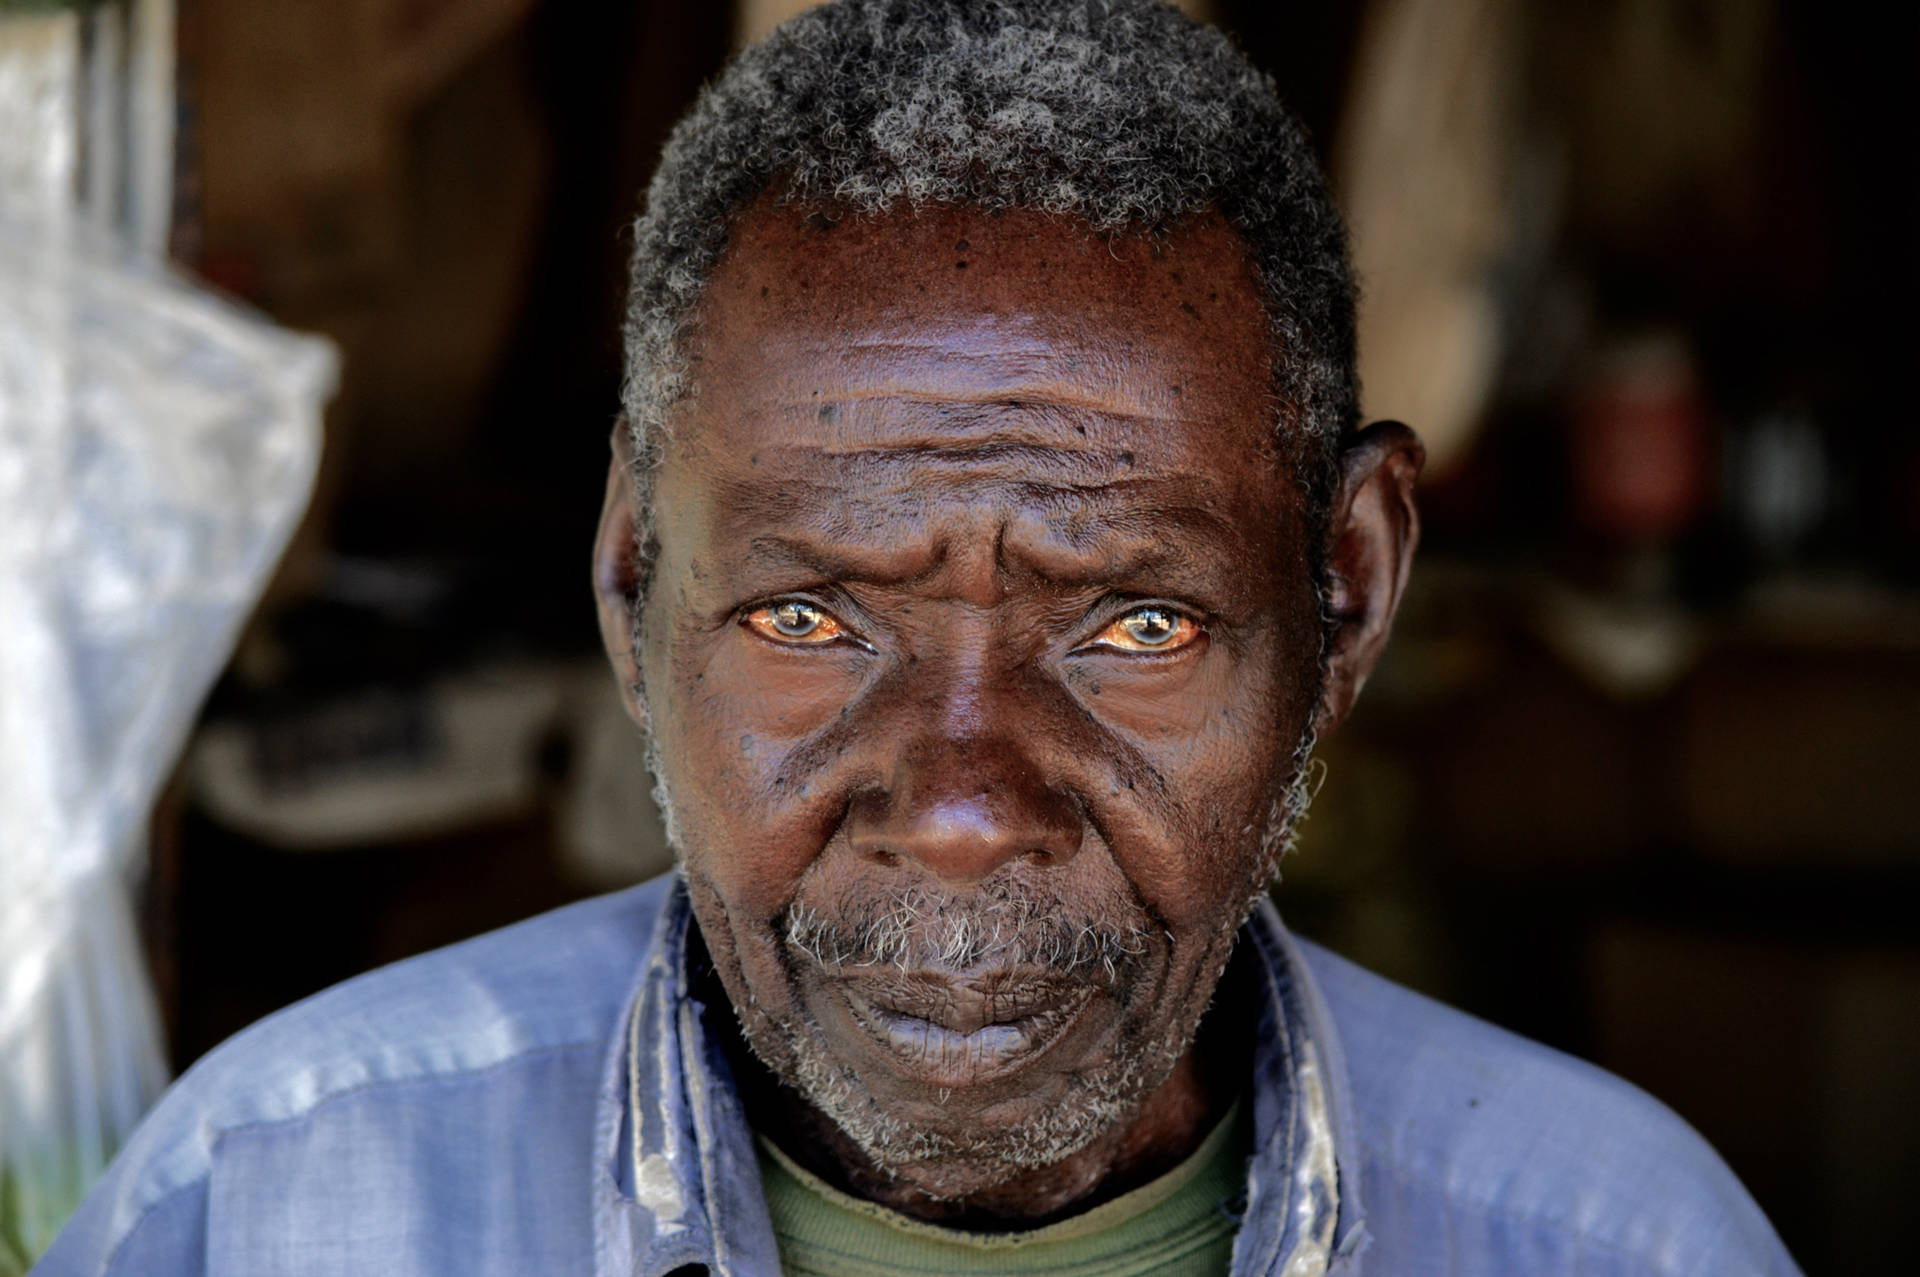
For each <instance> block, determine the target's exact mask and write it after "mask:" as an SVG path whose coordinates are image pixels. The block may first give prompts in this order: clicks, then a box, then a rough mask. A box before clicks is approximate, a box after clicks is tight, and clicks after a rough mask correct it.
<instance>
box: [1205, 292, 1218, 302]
mask: <svg viewBox="0 0 1920 1277" xmlns="http://www.w3.org/2000/svg"><path fill="white" fill-rule="evenodd" d="M1207 300H1208V301H1210V302H1217V301H1219V300H1220V294H1219V293H1208V294H1207Z"/></svg>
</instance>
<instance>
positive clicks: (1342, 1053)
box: [33, 876, 1797, 1277]
mask: <svg viewBox="0 0 1920 1277" xmlns="http://www.w3.org/2000/svg"><path fill="white" fill-rule="evenodd" d="M689 926H690V912H689V910H688V907H687V902H686V893H685V890H684V888H683V887H682V886H681V885H680V883H679V881H678V879H677V878H675V877H672V876H669V877H666V878H662V879H658V880H656V881H654V882H652V883H648V884H646V885H644V886H641V887H637V888H634V889H632V890H630V891H625V892H621V893H619V894H616V895H612V896H605V897H601V898H600V899H597V900H591V901H587V902H585V903H583V904H579V905H575V906H572V907H570V908H567V909H562V910H558V911H556V912H554V913H550V914H547V915H545V916H543V917H539V918H535V919H533V920H531V921H529V922H525V923H522V924H520V925H519V926H516V927H511V928H508V929H507V930H505V931H500V932H496V933H494V934H492V935H488V936H482V937H480V938H479V939H477V940H473V941H469V942H467V943H466V944H461V945H456V946H454V947H452V948H449V949H444V950H441V951H439V952H437V953H432V954H427V955H425V956H423V957H420V958H416V959H413V960H411V961H408V962H403V963H399V964H397V965H395V966H392V967H389V968H387V969H385V970H382V971H377V972H374V973H373V974H371V975H368V976H364V977H361V978H360V979H357V980H353V981H350V982H348V983H346V984H343V985H341V986H339V987H337V988H335V989H331V990H329V991H327V992H325V993H322V994H320V995H319V996H317V997H314V998H311V999H309V1000H307V1001H306V1002H303V1003H301V1004H300V1005H298V1006H295V1007H292V1008H290V1009H288V1010H287V1011H284V1012H281V1013H280V1014H278V1015H276V1016H273V1017H272V1018H270V1019H268V1020H266V1021H263V1022H262V1023H260V1024H259V1025H256V1026H255V1027H253V1028H251V1029H249V1030H247V1031H246V1032H245V1033H242V1034H240V1035H239V1036H237V1037H235V1038H234V1039H233V1040H232V1041H231V1042H229V1043H227V1044H226V1045H225V1046H223V1047H221V1048H220V1049H219V1050H217V1051H215V1052H213V1053H212V1054H211V1055H209V1056H208V1057H207V1058H206V1059H205V1060H203V1061H201V1062H200V1063H199V1064H198V1065H196V1066H195V1067H194V1068H193V1069H192V1070H191V1071H190V1072H189V1073H188V1074H187V1075H186V1076H185V1077H183V1078H182V1079H181V1080H180V1081H179V1082H178V1083H177V1084H176V1085H175V1086H174V1088H173V1089H172V1090H171V1091H170V1092H169V1093H168V1094H167V1096H166V1097H165V1098H164V1099H163V1100H162V1101H161V1102H160V1104H159V1105H158V1106H157V1107H156V1108H155V1109H154V1111H153V1113H152V1114H150V1115H149V1116H148V1118H147V1120H146V1121H145V1122H144V1123H143V1124H142V1125H141V1127H140V1129H139V1130H138V1131H137V1132H136V1133H135V1134H134V1136H133V1138H132V1139H131V1140H130V1141H129V1142H128V1144H127V1147H126V1148H125V1149H124V1150H123V1151H122V1152H121V1154H120V1156H119V1158H118V1159H116V1161H115V1162H114V1164H113V1166H112V1167H111V1168H110V1169H109V1171H108V1172H107V1175H106V1178H105V1179H104V1180H103V1181H102V1183H101V1184H100V1185H99V1186H98V1187H97V1188H96V1189H95V1191H94V1192H93V1194H92V1195H91V1196H90V1197H89V1198H88V1200H87V1202H86V1203H85V1205H84V1206H82V1207H81V1209H80V1211H79V1213H78V1214H77V1215H76V1216H75V1217H74V1219H73V1220H72V1222H71V1223H70V1224H69V1225H68V1226H67V1229H66V1231H65V1232H64V1233H63V1234H62V1235H61V1236H60V1238H59V1240H58V1241H57V1242H56V1243H55V1244H54V1247H53V1249H52V1250H51V1251H49V1252H48V1254H47V1255H46V1256H45V1257H44V1258H43V1259H42V1260H41V1262H40V1264H39V1266H37V1267H36V1268H35V1269H34V1270H33V1271H34V1274H36V1277H69V1275H74V1277H78V1275H79V1274H89V1275H92V1274H109V1273H110V1274H129V1275H132V1274H138V1275H139V1277H188V1275H190V1274H193V1275H197V1274H202V1273H206V1274H218V1275H220V1277H280V1275H285V1277H295V1275H305V1274H316V1275H317V1274H329V1275H332V1274H348V1273H352V1274H360V1273H364V1274H380V1275H381V1277H416V1275H418V1277H424V1275H426V1274H459V1275H460V1277H491V1275H494V1274H499V1275H500V1277H506V1275H508V1274H513V1275H515V1277H523V1275H525V1274H535V1273H538V1274H551V1275H558V1274H573V1273H577V1274H594V1275H595V1277H652V1275H653V1274H666V1273H671V1272H675V1271H676V1270H680V1269H682V1268H684V1267H686V1266H692V1267H693V1269H694V1271H698V1270H699V1269H701V1268H705V1269H707V1270H709V1271H711V1272H715V1273H723V1274H739V1275H741V1277H747V1275H751V1274H775V1273H777V1272H778V1261H777V1258H776V1252H775V1248H774V1240H773V1234H772V1230H771V1227H770V1225H769V1223H768V1219H767V1211H766V1207H765V1205H764V1203H763V1201H762V1199H761V1192H760V1180H759V1171H758V1169H757V1166H756V1161H755V1155H754V1148H753V1138H752V1134H751V1132H750V1131H749V1130H748V1127H747V1123H746V1118H745V1115H744V1113H743V1112H742V1109H741V1105H740V1101H739V1098H738V1096H737V1095H736V1093H735V1091H734V1088H733V1084H732V1081H731V1074H730V1072H729V1069H728V1066H727V1063H726V1060H725V1058H724V1056H723V1055H722V1054H721V1051H720V1047H719V1043H718V1041H717V1039H716V1037H715V1036H714V1035H713V1034H712V1033H711V1032H710V1030H709V1017H710V1016H713V1015H726V1014H731V1012H730V1010H729V1009H728V1008H726V1007H724V1006H719V1007H709V1006H706V1005H704V1004H703V1003H702V1002H701V1000H700V999H699V997H698V996H696V994H695V992H694V991H693V990H692V989H690V987H689V982H688V978H687V961H686V957H687V950H686V941H687V936H688V930H689ZM1242 943H1243V944H1244V945H1247V946H1250V947H1251V953H1252V956H1253V957H1254V959H1255V962H1256V964H1257V966H1258V968H1259V971H1260V973H1261V974H1262V975H1263V977H1264V979H1263V980H1262V981H1261V982H1260V983H1261V985H1262V986H1263V988H1262V993H1261V996H1260V998H1259V1001H1260V1005H1259V1006H1257V1007H1251V1008H1247V1009H1246V1010H1247V1013H1248V1014H1251V1015H1253V1016H1254V1017H1256V1020H1257V1025H1258V1028H1257V1034H1256V1047H1255V1052H1254V1055H1255V1058H1254V1060H1253V1065H1252V1068H1253V1072H1252V1078H1251V1083H1250V1085H1251V1101H1252V1112H1253V1123H1254V1149H1255V1152H1254V1155H1253V1158H1252V1160H1251V1161H1250V1163H1249V1167H1248V1180H1247V1196H1246V1201H1245V1204H1244V1212H1245V1213H1244V1217H1243V1221H1242V1225H1241V1229H1240V1233H1239V1236H1238V1239H1237V1241H1236V1243H1235V1247H1234V1263H1233V1271H1234V1273H1235V1274H1236V1275H1237V1277H1255V1275H1259V1277H1269V1275H1271V1277H1300V1275H1302V1274H1315V1273H1320V1272H1327V1273H1333V1274H1343V1275H1344V1274H1359V1273H1366V1274H1370V1275H1373V1277H1421V1275H1424V1274H1442V1273H1450V1274H1462V1275H1471V1277H1545V1275H1547V1274H1555V1273H1565V1274H1576V1273H1577V1274H1581V1275H1582V1277H1615V1275H1618V1277H1626V1275H1628V1274H1636V1275H1638V1274H1662V1275H1665V1277H1680V1275H1681V1274H1698V1275H1704V1274H1717V1275H1719V1274H1725V1275H1730V1277H1746V1275H1749V1274H1751V1275H1753V1277H1759V1275H1761V1274H1767V1275H1769V1277H1785V1275H1787V1274H1793V1273H1796V1272H1797V1270H1796V1269H1795V1267H1794V1265H1793V1262H1792V1261H1791V1260H1790V1259H1789V1258H1788V1257H1787V1255H1786V1252H1785V1251H1784V1250H1783V1249H1782V1248H1781V1246H1780V1243H1779V1241H1778V1239H1777V1238H1776V1237H1775V1236H1774V1233H1773V1230H1772V1229H1771V1228H1770V1227H1769V1226H1768V1224H1767V1221H1766V1219H1765V1218H1764V1217H1763V1216H1762V1215H1761V1213H1760V1212H1759V1210H1758V1209H1757V1208H1756V1207H1755V1206H1754V1204H1753V1202H1752V1201H1751V1200H1750V1199H1749V1198H1748V1196H1747V1194H1746V1192H1745V1191H1744V1190H1743V1189H1742V1188H1741V1186H1740V1184H1739V1182H1738V1181H1737V1180H1736V1179H1735V1178H1734V1177H1733V1175H1732V1174H1731V1173H1730V1172H1729V1171H1728V1170H1727V1168H1726V1167H1725V1165H1724V1164H1722V1162H1721V1161H1720V1159H1719V1158H1718V1157H1717V1156H1715V1155H1714V1153H1713V1151H1712V1150H1711V1149H1710V1148H1708V1147H1707V1145H1706V1144H1705V1143H1704V1142H1703V1141H1702V1140H1701V1139H1700V1138H1699V1137H1698V1136H1697V1135H1695V1134H1694V1133H1693V1132H1692V1131H1691V1130H1690V1129H1689V1128H1688V1127H1687V1126H1686V1125H1685V1124H1684V1123H1683V1122H1681V1121H1680V1120H1679V1119H1678V1118H1677V1117H1675V1116H1674V1115H1673V1114H1671V1113H1670V1112H1668V1111H1667V1110H1666V1109H1664V1108H1662V1107H1661V1106H1660V1105H1659V1104H1657V1103H1655V1102H1654V1101H1653V1100H1651V1099H1649V1098H1647V1097H1646V1096H1645V1095H1643V1094H1641V1093H1640V1092H1638V1091H1636V1090H1634V1089H1633V1088H1632V1087H1630V1086H1628V1085H1626V1084H1625V1083H1623V1082H1621V1081H1619V1080H1617V1079H1615V1078H1613V1077H1611V1076H1609V1075H1607V1074H1605V1073H1603V1072H1601V1071H1599V1070H1598V1069H1595V1068H1592V1067H1590V1066H1588V1065H1585V1064H1582V1063H1580V1062H1578V1061H1576V1060H1573V1059H1570V1058H1568V1057H1566V1056H1563V1055H1560V1054H1557V1053H1555V1052H1553V1051H1549V1050H1547V1049H1546V1048H1544V1047H1541V1046H1538V1045H1535V1044H1533V1043H1530V1042H1527V1041H1525V1040H1523V1039H1520V1038H1517V1037H1514V1036H1512V1035H1510V1034H1507V1033H1504V1032H1502V1031H1500V1030H1499V1029H1495V1028H1493V1027H1491V1026H1489V1025H1486V1024H1483V1023H1480V1022H1479V1021H1476V1020H1473V1019H1471V1018H1470V1017H1467V1016H1464V1015H1461V1014H1460V1013H1458V1012H1455V1011H1451V1010H1448V1009H1447V1008H1445V1007H1442V1006H1440V1005H1438V1004H1436V1003H1433V1002H1430V1001H1428V1000H1426V999H1424V998H1421V997H1419V996H1418V995H1416V994H1413V993H1409V992H1407V991H1406V990H1404V989H1400V988H1398V987H1396V986H1394V985H1391V984H1389V983H1387V982H1386V981H1383V980H1381V979H1379V978H1378V977H1376V976H1372V975H1369V974H1368V973H1366V972H1364V971H1362V970H1360V969H1359V968H1357V967H1354V966H1352V965H1351V964H1349V963H1347V962H1344V961H1342V960H1341V959H1339V958H1337V957H1334V956H1333V955H1332V954H1329V953H1327V952H1325V951H1324V950H1321V949H1318V948H1316V947H1315V946H1313V945H1310V944H1305V943H1302V942H1299V941H1296V940H1294V939H1293V938H1292V937H1290V936H1289V935H1288V934H1287V932H1286V931H1285V929H1284V928H1283V927H1282V926H1281V925H1280V920H1279V918H1278V916H1277V915H1276V914H1275V913H1274V912H1273V910H1272V908H1271V907H1270V906H1266V905H1262V906H1261V908H1260V909H1259V910H1258V911H1257V912H1256V913H1255V914H1254V916H1253V918H1252V919H1251V920H1250V921H1249V922H1248V924H1247V928H1246V931H1245V933H1244V934H1243V937H1242Z"/></svg>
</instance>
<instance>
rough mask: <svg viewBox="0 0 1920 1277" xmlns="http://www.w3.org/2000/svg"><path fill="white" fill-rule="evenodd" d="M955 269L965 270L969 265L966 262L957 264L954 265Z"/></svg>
mask: <svg viewBox="0 0 1920 1277" xmlns="http://www.w3.org/2000/svg"><path fill="white" fill-rule="evenodd" d="M953 268H954V269H955V270H965V269H966V268H967V264H966V263H965V262H955V263H954V264H953Z"/></svg>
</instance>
